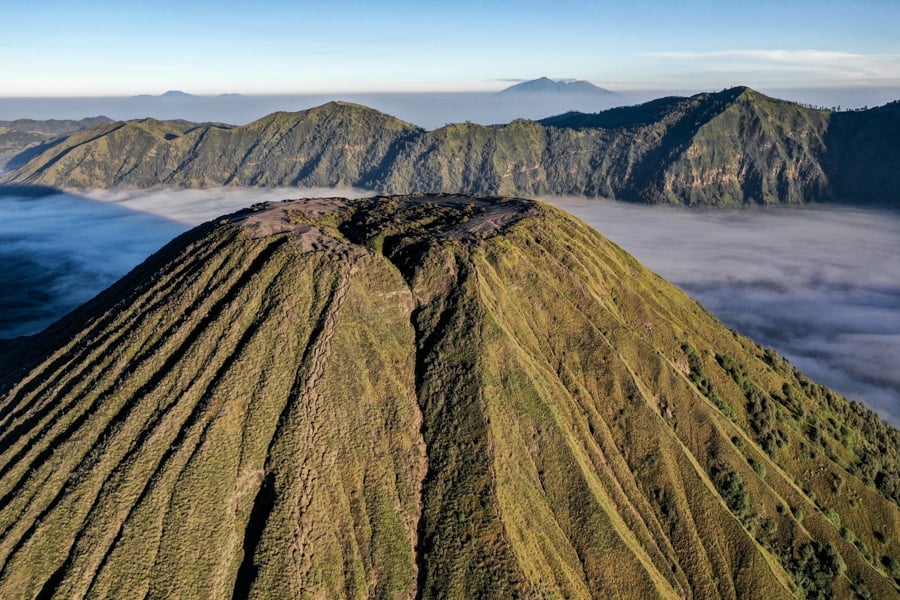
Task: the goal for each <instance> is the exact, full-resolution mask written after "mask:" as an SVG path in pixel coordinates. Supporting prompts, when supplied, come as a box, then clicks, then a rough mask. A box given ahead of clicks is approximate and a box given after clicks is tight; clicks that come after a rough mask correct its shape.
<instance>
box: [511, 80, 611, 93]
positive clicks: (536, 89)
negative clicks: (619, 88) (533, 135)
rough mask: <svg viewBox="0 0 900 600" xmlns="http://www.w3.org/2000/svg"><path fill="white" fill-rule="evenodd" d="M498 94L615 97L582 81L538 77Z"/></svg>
mask: <svg viewBox="0 0 900 600" xmlns="http://www.w3.org/2000/svg"><path fill="white" fill-rule="evenodd" d="M498 94H502V95H517V94H572V95H596V96H615V95H616V93H615V92H613V91H611V90H607V89H606V88H602V87H600V86H597V85H594V84H593V83H591V82H590V81H585V80H583V79H550V78H549V77H540V78H538V79H532V80H530V81H523V82H521V83H517V84H515V85H511V86H509V87H508V88H506V89H504V90H501V91H500V92H498Z"/></svg>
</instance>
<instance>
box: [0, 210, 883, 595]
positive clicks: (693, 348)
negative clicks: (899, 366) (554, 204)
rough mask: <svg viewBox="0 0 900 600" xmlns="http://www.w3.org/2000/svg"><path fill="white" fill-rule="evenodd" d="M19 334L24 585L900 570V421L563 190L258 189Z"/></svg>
mask: <svg viewBox="0 0 900 600" xmlns="http://www.w3.org/2000/svg"><path fill="white" fill-rule="evenodd" d="M17 344H19V347H17V348H15V349H12V348H6V349H5V350H4V349H3V348H0V351H5V352H7V353H6V354H5V355H4V357H5V359H7V360H9V361H10V362H9V363H8V364H9V366H8V367H7V370H6V371H5V375H4V377H3V378H0V386H2V387H0V394H2V395H0V432H2V433H0V531H2V535H0V596H2V597H40V598H50V597H58V598H75V597H90V598H102V597H116V598H130V597H144V596H146V595H150V596H153V597H197V596H202V597H224V598H228V597H232V598H243V597H253V598H264V597H392V598H394V597H412V596H415V597H428V598H430V597H473V596H479V597H481V596H484V597H498V598H499V597H504V598H505V597H514V596H528V597H565V598H601V597H602V598H607V597H620V598H649V597H660V598H682V597H692V598H761V597H765V598H779V597H784V598H790V597H811V598H816V597H849V596H850V594H851V593H856V594H858V595H860V596H862V597H866V596H865V595H866V594H868V595H869V596H870V597H876V598H891V597H896V595H897V594H898V593H900V564H898V561H900V536H898V535H897V531H900V506H898V499H900V469H898V464H900V456H898V454H900V434H898V432H897V430H895V429H893V428H891V427H890V426H889V425H887V424H886V423H884V422H883V421H881V420H880V419H878V418H877V417H876V416H875V415H874V414H873V413H871V411H869V410H867V409H865V408H863V407H861V406H859V405H856V404H849V403H847V402H846V401H845V400H843V399H842V398H840V397H838V396H837V395H835V394H834V393H832V392H830V391H829V390H827V389H825V388H822V387H820V386H818V385H816V384H814V383H812V382H810V381H809V380H807V379H806V378H805V377H804V376H803V375H802V374H800V373H799V372H797V371H795V370H794V369H793V368H792V367H791V366H790V365H789V364H787V363H785V362H784V361H782V360H781V359H780V358H778V357H777V356H776V355H775V354H774V353H772V352H771V351H768V350H763V349H762V348H759V347H758V346H756V345H755V344H753V343H752V342H751V341H749V340H747V339H746V338H742V337H740V336H738V335H737V334H735V333H733V332H731V331H729V330H727V329H726V328H724V327H723V326H722V325H721V323H719V322H718V321H717V320H716V319H715V318H714V317H712V316H711V315H709V314H708V313H707V312H706V311H704V310H703V309H702V308H701V307H700V306H699V305H697V304H696V303H695V302H694V301H692V300H690V299H689V298H688V297H686V296H685V295H684V294H683V293H681V292H680V291H679V290H677V289H676V288H674V287H673V286H671V285H670V284H668V283H666V282H665V281H663V280H661V279H660V278H658V277H657V276H655V275H653V274H652V273H650V272H648V271H647V270H646V269H645V268H644V267H642V266H641V265H640V264H639V263H637V262H636V261H635V260H634V259H633V258H631V257H630V256H628V255H627V254H625V253H624V252H623V251H622V250H620V249H619V248H618V247H616V246H615V245H613V244H611V243H610V242H609V241H607V240H605V239H604V238H603V237H602V236H600V235H599V234H597V233H596V232H594V231H592V230H591V229H590V228H588V227H587V226H586V225H584V224H583V223H580V222H578V221H576V220H575V219H573V218H571V217H569V216H567V215H565V214H564V213H562V212H560V211H558V210H556V209H553V208H551V207H548V206H545V205H541V204H537V203H533V202H530V201H524V200H511V199H479V198H475V197H466V196H426V197H380V198H374V199H362V200H354V201H347V200H335V199H332V200H318V201H294V202H288V203H277V204H269V205H260V206H257V207H254V208H253V209H249V210H247V211H243V212H241V213H237V214H236V215H233V216H231V217H227V218H223V219H220V220H218V221H216V222H212V223H208V224H206V225H204V226H201V227H199V228H197V229H195V230H193V231H191V232H189V233H187V234H185V235H184V236H182V237H180V238H178V239H176V240H175V241H173V242H172V243H171V244H169V245H168V246H167V247H165V248H164V249H163V250H161V251H160V252H159V253H158V254H156V255H154V256H152V257H151V258H150V259H148V261H147V262H145V263H144V264H143V265H141V266H140V267H138V268H137V269H136V270H135V271H133V272H132V273H131V274H129V275H128V276H126V278H124V279H123V280H121V281H120V282H119V283H117V284H116V285H114V286H113V287H112V288H110V289H109V290H107V291H106V292H104V293H103V294H101V295H100V296H99V297H98V298H96V299H95V300H93V301H92V302H90V303H88V304H87V305H85V306H83V307H82V308H80V309H79V310H77V311H75V312H74V313H72V314H71V315H69V316H68V317H66V318H65V319H63V320H62V321H61V322H59V323H57V324H56V325H55V326H53V327H52V328H50V329H49V330H48V331H46V332H45V333H43V334H41V335H40V336H36V337H35V338H32V339H30V340H19V341H17ZM13 352H14V353H15V354H13ZM29 356H31V357H32V358H29ZM14 357H18V358H14Z"/></svg>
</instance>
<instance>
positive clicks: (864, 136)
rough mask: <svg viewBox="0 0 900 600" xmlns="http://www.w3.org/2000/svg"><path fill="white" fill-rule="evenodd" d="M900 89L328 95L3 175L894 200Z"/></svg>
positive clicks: (65, 150) (109, 140)
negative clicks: (603, 97)
mask: <svg viewBox="0 0 900 600" xmlns="http://www.w3.org/2000/svg"><path fill="white" fill-rule="evenodd" d="M898 131H900V103H892V104H888V105H885V106H882V107H878V108H874V109H869V110H865V111H857V112H832V111H828V110H821V109H816V108H810V107H805V106H801V105H799V104H796V103H793V102H787V101H783V100H777V99H774V98H770V97H767V96H765V95H763V94H760V93H758V92H755V91H753V90H751V89H749V88H745V87H738V88H732V89H729V90H724V91H722V92H717V93H704V94H697V95H695V96H691V97H689V98H681V97H672V98H662V99H659V100H655V101H652V102H648V103H645V104H641V105H638V106H631V107H622V108H614V109H610V110H606V111H603V112H600V113H595V114H584V113H567V114H563V115H559V116H556V117H551V118H547V119H543V120H542V121H538V122H535V121H525V120H518V121H513V122H512V123H509V124H507V125H496V126H482V125H477V124H473V123H456V124H450V125H447V126H445V127H442V128H440V129H436V130H432V131H426V130H424V129H422V128H419V127H416V126H415V125H412V124H410V123H406V122H404V121H400V120H399V119H396V118H394V117H391V116H389V115H386V114H384V113H380V112H378V111H375V110H372V109H369V108H366V107H363V106H360V105H355V104H350V103H342V102H332V103H329V104H326V105H323V106H321V107H317V108H314V109H310V110H307V111H301V112H297V113H274V114H272V115H269V116H267V117H264V118H263V119H260V120H259V121H256V122H254V123H250V124H248V125H245V126H240V127H231V126H225V125H210V124H196V123H188V122H183V121H171V122H161V121H154V120H142V121H129V122H118V123H111V124H106V125H101V126H100V127H98V128H95V129H93V130H90V131H84V132H79V133H76V134H73V135H71V136H70V137H69V138H68V139H66V140H65V141H64V142H63V143H60V144H58V145H56V146H54V147H53V148H49V149H47V150H46V151H45V152H43V153H41V154H40V155H38V156H35V157H34V158H33V159H32V160H30V161H29V162H28V163H27V164H25V165H23V166H22V167H21V168H19V169H18V170H16V171H15V172H13V173H10V174H8V175H7V176H6V178H5V179H6V181H7V182H9V183H16V184H40V185H47V186H54V187H62V188H73V187H74V188H78V187H82V188H88V187H105V188H109V187H120V186H121V187H133V188H144V187H152V186H157V185H175V186H184V187H200V186H215V185H250V186H334V185H345V186H359V187H364V188H369V189H373V190H378V191H381V192H385V193H413V192H447V193H450V192H465V193H490V194H507V195H527V196H539V195H554V194H556V195H563V194H576V195H584V196H603V197H609V198H617V199H621V200H627V201H632V202H645V203H653V204H660V203H668V204H682V205H689V206H695V205H696V206H738V205H743V204H777V203H784V204H797V203H806V202H822V201H843V202H881V203H892V204H900V151H898V149H897V144H896V140H897V139H898V137H897V136H898Z"/></svg>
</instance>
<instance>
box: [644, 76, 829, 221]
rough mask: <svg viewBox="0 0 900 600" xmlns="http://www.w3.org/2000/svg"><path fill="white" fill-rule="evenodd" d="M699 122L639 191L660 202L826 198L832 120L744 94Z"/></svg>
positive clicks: (749, 92)
mask: <svg viewBox="0 0 900 600" xmlns="http://www.w3.org/2000/svg"><path fill="white" fill-rule="evenodd" d="M711 113H712V116H710V115H709V114H706V115H704V117H707V119H706V120H704V121H702V122H701V124H700V126H699V127H697V128H696V130H693V131H691V136H690V138H689V139H686V140H683V141H682V140H679V141H678V142H676V143H675V144H673V148H672V154H671V155H670V156H671V160H670V162H669V164H668V165H667V166H666V168H665V169H664V170H663V171H662V173H661V177H660V179H661V181H660V180H657V181H656V182H654V183H653V184H651V185H650V186H648V187H647V188H645V189H644V190H643V195H644V196H646V197H648V198H655V199H658V201H660V202H673V203H679V202H683V203H685V204H702V205H709V204H714V205H740V204H748V203H764V204H770V203H779V202H780V203H787V204H799V203H803V202H814V201H816V200H821V199H823V198H825V197H826V195H827V194H828V192H829V178H828V175H827V174H826V172H825V169H824V167H823V165H822V157H823V155H824V153H825V149H826V145H825V140H824V136H825V133H826V131H827V129H828V126H829V119H830V116H831V115H830V114H829V113H828V112H827V111H818V110H813V109H808V108H803V107H800V106H798V105H796V104H793V103H791V102H784V101H780V100H774V99H772V98H767V97H765V96H763V95H762V94H759V93H757V92H754V91H753V90H750V89H743V90H741V91H740V93H739V94H737V95H736V96H734V97H733V98H729V99H728V101H727V103H726V104H725V105H723V106H717V107H716V110H715V111H711Z"/></svg>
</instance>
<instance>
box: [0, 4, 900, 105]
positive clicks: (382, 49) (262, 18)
mask: <svg viewBox="0 0 900 600" xmlns="http://www.w3.org/2000/svg"><path fill="white" fill-rule="evenodd" d="M0 14H2V15H3V22H4V27H3V29H4V31H3V35H2V37H0V57H2V58H0V82H2V86H0V95H2V96H82V95H87V96H93V95H98V96H99V95H130V94H138V93H150V94H158V93H162V92H164V91H166V90H169V89H181V90H185V91H188V92H191V93H195V94H218V93H225V92H238V93H245V94H252V93H319V92H370V91H455V90H459V91H463V90H473V91H475V90H495V89H501V88H502V87H504V86H506V85H509V81H507V80H516V79H532V78H535V77H539V76H541V75H548V76H550V77H555V78H577V79H588V80H590V81H593V82H594V83H597V84H598V85H603V86H606V87H610V88H612V89H617V90H640V89H698V90H699V89H721V88H724V87H727V86H731V85H736V84H746V85H751V86H753V87H760V88H767V89H773V88H779V87H782V88H796V87H843V86H847V87H896V86H900V35H898V32H900V1H898V0H857V1H855V2H847V1H833V0H818V1H816V2H806V1H799V2H770V1H768V0H762V1H746V0H745V1H743V2H735V3H725V2H711V1H706V0H666V1H653V2H633V3H626V2H621V1H618V2H571V1H568V0H557V1H555V2H532V1H530V0H525V1H517V2H512V1H507V0H481V1H478V2H474V1H472V2H470V1H457V2H454V1H451V0H444V1H432V0H422V1H419V2H400V1H384V2H378V1H375V0H372V1H369V2H361V1H355V0H333V1H331V2H321V1H320V2H305V1H301V2H285V1H276V0H260V1H257V2H252V3H251V2H234V1H231V0H219V1H216V2H208V1H200V2H191V1H187V0H185V1H182V2H171V1H169V0H161V1H160V0H158V1H155V2H144V1H134V2H126V1H122V0H119V1H117V2H113V1H109V0H84V1H78V2H76V1H73V0H67V1H59V0H44V1H42V2H40V3H29V2H21V1H20V0H16V1H15V2H12V1H9V0H0Z"/></svg>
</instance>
